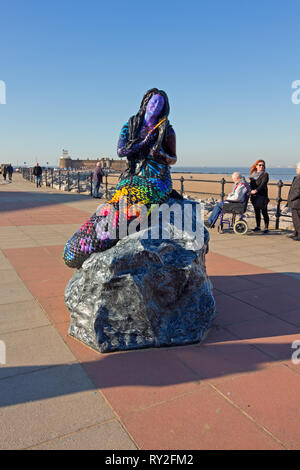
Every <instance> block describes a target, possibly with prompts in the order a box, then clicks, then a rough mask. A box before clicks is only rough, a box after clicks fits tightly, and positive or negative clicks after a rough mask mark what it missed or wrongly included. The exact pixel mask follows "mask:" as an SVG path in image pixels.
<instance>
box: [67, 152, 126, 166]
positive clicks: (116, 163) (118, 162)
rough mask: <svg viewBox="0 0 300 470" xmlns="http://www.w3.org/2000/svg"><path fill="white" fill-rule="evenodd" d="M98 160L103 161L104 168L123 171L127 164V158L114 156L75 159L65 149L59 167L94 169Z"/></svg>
mask: <svg viewBox="0 0 300 470" xmlns="http://www.w3.org/2000/svg"><path fill="white" fill-rule="evenodd" d="M98 162H101V163H102V168H106V169H109V170H117V171H123V170H125V168H126V166H127V162H126V160H114V159H113V158H98V159H97V160H90V159H89V158H88V159H86V160H80V159H79V158H77V160H73V159H72V158H71V157H70V156H69V152H68V150H63V154H62V156H61V157H60V159H59V168H62V169H72V170H85V169H89V170H94V168H95V166H96V165H97V163H98Z"/></svg>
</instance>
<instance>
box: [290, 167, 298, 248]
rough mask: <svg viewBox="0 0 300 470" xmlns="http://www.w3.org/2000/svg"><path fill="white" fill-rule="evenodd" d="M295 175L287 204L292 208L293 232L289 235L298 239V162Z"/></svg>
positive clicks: (293, 238)
mask: <svg viewBox="0 0 300 470" xmlns="http://www.w3.org/2000/svg"><path fill="white" fill-rule="evenodd" d="M296 172H297V176H295V178H294V179H293V182H292V186H291V188H290V191H289V195H288V206H289V207H290V209H291V210H292V218H293V225H294V229H295V230H294V233H292V235H289V238H291V239H292V240H294V241H300V162H299V163H298V164H297V167H296Z"/></svg>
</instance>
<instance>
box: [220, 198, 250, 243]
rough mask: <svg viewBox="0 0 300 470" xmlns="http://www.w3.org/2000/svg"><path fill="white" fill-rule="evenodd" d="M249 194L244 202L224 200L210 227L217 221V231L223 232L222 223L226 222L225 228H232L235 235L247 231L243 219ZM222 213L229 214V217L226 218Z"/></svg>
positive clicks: (246, 225)
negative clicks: (220, 210)
mask: <svg viewBox="0 0 300 470" xmlns="http://www.w3.org/2000/svg"><path fill="white" fill-rule="evenodd" d="M249 197H250V194H249V195H247V198H246V200H245V202H243V203H242V202H226V203H225V204H224V205H223V208H222V212H221V213H220V214H219V215H218V216H217V217H216V218H215V220H214V221H213V223H212V227H213V226H214V225H215V224H216V222H217V221H218V226H217V230H218V232H219V233H223V232H224V225H226V224H227V230H230V229H231V228H232V229H233V231H234V233H235V234H237V235H245V234H246V233H247V232H248V224H247V222H246V220H245V216H244V214H245V212H246V210H247V206H248V201H249ZM224 214H231V215H232V216H231V218H229V217H228V218H226V216H224Z"/></svg>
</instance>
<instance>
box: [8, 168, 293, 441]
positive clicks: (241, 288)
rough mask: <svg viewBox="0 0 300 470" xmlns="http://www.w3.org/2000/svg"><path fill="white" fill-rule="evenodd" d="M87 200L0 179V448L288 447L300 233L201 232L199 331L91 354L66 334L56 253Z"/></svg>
mask: <svg viewBox="0 0 300 470" xmlns="http://www.w3.org/2000/svg"><path fill="white" fill-rule="evenodd" d="M97 205H98V201H97V200H94V199H91V198H89V197H87V196H85V195H78V194H68V193H60V192H58V191H55V190H51V189H46V188H41V189H39V190H37V189H36V188H35V186H34V185H33V184H32V183H29V182H28V181H23V180H22V178H21V176H20V175H14V181H13V183H12V184H8V183H4V182H3V181H2V180H1V184H0V211H1V217H0V279H1V282H0V340H1V341H2V342H4V344H5V345H6V365H0V448H1V449H118V450H119V449H127V450H135V449H162V450H165V449H173V450H175V449H189V450H191V449H299V448H300V364H298V365H297V364H293V362H292V361H291V356H292V352H293V350H292V348H291V346H292V343H293V342H294V341H296V340H298V341H299V344H300V243H297V242H293V241H292V240H289V239H287V238H286V236H285V234H284V233H282V232H279V231H278V232H276V231H274V232H273V231H271V232H270V234H269V235H261V234H259V235H256V234H254V233H249V234H248V235H246V236H241V237H239V236H237V235H234V234H222V235H219V234H218V233H216V231H211V242H210V253H209V254H208V256H207V270H208V274H209V275H210V278H211V281H212V283H213V286H214V294H215V298H216V302H217V309H218V317H217V319H216V322H215V325H214V327H213V328H212V329H211V331H210V333H209V335H208V337H207V338H206V340H205V342H204V343H203V344H201V345H191V346H184V347H175V348H162V349H146V350H140V351H130V352H123V353H114V354H99V353H97V352H95V351H93V350H92V349H90V348H88V347H87V346H85V345H83V344H81V343H80V342H79V341H77V340H75V339H74V338H71V337H69V336H68V334H67V331H68V326H69V313H68V311H67V309H66V307H65V305H64V298H63V296H64V290H65V287H66V284H67V282H68V281H69V279H70V278H71V276H72V274H73V272H74V271H73V270H71V269H69V268H67V267H66V266H65V265H64V263H63V261H62V250H63V246H64V244H65V242H66V241H67V239H68V238H69V237H70V236H71V235H72V234H73V233H74V232H75V230H76V229H77V228H78V227H79V226H80V225H81V224H82V223H83V222H85V221H86V219H87V218H88V216H89V215H90V214H91V213H92V212H93V211H94V210H95V209H96V207H97ZM1 344H3V343H1ZM298 348H299V354H298V357H299V358H300V346H298Z"/></svg>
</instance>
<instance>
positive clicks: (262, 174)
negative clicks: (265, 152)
mask: <svg viewBox="0 0 300 470" xmlns="http://www.w3.org/2000/svg"><path fill="white" fill-rule="evenodd" d="M268 181H269V175H268V173H267V172H266V163H265V161H264V160H257V162H256V163H254V165H252V167H251V171H250V187H251V193H250V194H251V202H252V204H253V207H254V212H255V219H256V227H255V229H254V230H253V231H254V232H260V222H261V214H262V216H263V218H264V223H265V230H264V233H268V232H269V214H268V204H269V201H270V199H269V198H268Z"/></svg>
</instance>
